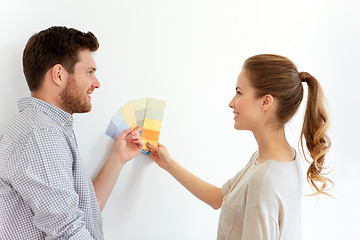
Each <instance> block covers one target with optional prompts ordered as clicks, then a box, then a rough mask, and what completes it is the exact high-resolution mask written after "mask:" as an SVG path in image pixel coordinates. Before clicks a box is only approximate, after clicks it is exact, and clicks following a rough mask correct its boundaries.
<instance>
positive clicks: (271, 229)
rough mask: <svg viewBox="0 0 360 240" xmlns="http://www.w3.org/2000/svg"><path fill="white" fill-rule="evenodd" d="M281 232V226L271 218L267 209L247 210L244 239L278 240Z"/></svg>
mask: <svg viewBox="0 0 360 240" xmlns="http://www.w3.org/2000/svg"><path fill="white" fill-rule="evenodd" d="M279 232H280V230H279V225H278V223H277V221H275V220H274V219H273V218H272V217H270V216H269V214H268V209H267V208H263V207H262V208H247V209H246V211H245V218H244V227H243V232H242V239H247V240H276V239H279V236H280V233H279Z"/></svg>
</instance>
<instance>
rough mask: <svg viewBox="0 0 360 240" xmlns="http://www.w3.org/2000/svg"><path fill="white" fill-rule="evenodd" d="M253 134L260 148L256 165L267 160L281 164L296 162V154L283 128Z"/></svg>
mask: <svg viewBox="0 0 360 240" xmlns="http://www.w3.org/2000/svg"><path fill="white" fill-rule="evenodd" d="M253 134H254V137H255V139H256V142H257V144H258V147H259V156H258V159H257V160H256V164H261V163H263V162H265V161H267V160H276V161H279V162H287V161H292V160H294V158H295V152H294V150H293V148H292V147H291V146H290V145H289V143H288V142H287V140H286V136H285V130H284V128H283V127H281V128H277V129H273V128H270V127H267V128H263V129H260V130H258V131H253Z"/></svg>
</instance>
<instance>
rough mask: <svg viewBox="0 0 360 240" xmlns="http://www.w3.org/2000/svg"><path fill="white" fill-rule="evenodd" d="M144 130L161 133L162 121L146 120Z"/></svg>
mask: <svg viewBox="0 0 360 240" xmlns="http://www.w3.org/2000/svg"><path fill="white" fill-rule="evenodd" d="M143 128H144V129H150V130H154V131H158V132H160V128H161V121H157V120H153V119H149V118H145V119H144V125H143Z"/></svg>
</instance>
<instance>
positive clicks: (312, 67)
mask: <svg viewBox="0 0 360 240" xmlns="http://www.w3.org/2000/svg"><path fill="white" fill-rule="evenodd" d="M358 10H359V6H358V4H357V1H350V0H342V1H323V0H320V1H295V0H294V1H290V0H289V1H285V0H273V1H265V0H263V1H260V0H254V1H242V0H223V1H213V0H181V1H180V0H177V1H174V0H153V1H146V0H132V1H115V0H112V1H106V0H103V1H89V0H79V1H74V0H72V1H49V0H47V1H39V0H32V1H25V0H24V1H18V0H12V1H5V0H2V2H1V8H0V22H1V24H0V34H1V38H0V66H1V94H0V113H1V118H0V131H2V130H3V129H4V127H5V126H6V124H7V123H8V122H9V121H10V119H11V117H12V116H14V115H15V114H16V111H17V104H16V102H17V100H18V99H19V98H21V97H24V96H29V91H28V89H27V85H26V82H25V79H24V76H23V73H22V61H21V58H22V51H23V48H24V46H25V44H26V42H27V40H28V38H29V37H30V36H31V35H32V34H34V33H36V32H38V31H40V30H42V29H45V28H48V27H50V26H53V25H63V26H64V25H65V26H68V27H74V28H77V29H79V30H82V31H92V32H93V33H94V34H95V35H96V36H97V37H98V39H99V41H100V49H99V50H98V51H97V53H96V54H95V60H96V62H97V65H98V72H97V76H98V78H99V80H100V82H101V84H102V86H101V87H100V88H99V89H97V90H96V91H95V93H94V95H93V100H92V101H93V110H92V111H91V113H88V114H81V115H75V131H76V134H77V140H78V144H79V147H80V152H81V154H82V157H83V160H84V162H85V164H86V167H87V169H88V172H89V175H90V176H91V177H94V176H95V175H96V173H97V172H98V171H99V169H100V168H101V166H102V164H103V162H104V159H105V157H106V156H107V155H108V153H109V150H110V148H111V146H112V144H113V140H111V139H110V138H109V137H107V136H106V135H105V134H104V133H105V130H106V128H107V125H108V123H109V121H110V119H111V117H112V115H113V114H114V113H115V111H116V110H117V108H118V107H120V106H122V105H124V104H125V103H126V102H127V101H129V100H133V99H137V98H141V97H154V98H158V99H163V100H165V101H166V102H167V105H166V109H165V115H164V119H163V125H162V129H161V134H160V141H161V142H162V143H163V144H165V145H166V146H167V147H168V149H169V151H170V153H171V154H172V156H173V158H174V159H176V160H177V161H178V162H179V163H180V164H182V165H183V166H184V167H186V168H187V169H189V170H190V171H191V172H193V173H194V174H196V175H197V176H199V177H201V178H203V179H205V180H207V181H209V182H210V183H212V184H215V185H217V186H221V185H222V184H223V183H224V182H225V181H226V180H228V179H229V178H230V177H232V176H233V175H234V174H236V173H237V172H238V171H239V170H240V169H241V168H242V167H244V165H245V164H246V163H247V161H248V159H249V157H250V156H251V154H252V153H253V151H255V150H256V148H257V146H256V142H255V141H254V139H253V136H252V135H251V134H250V133H249V132H240V131H236V130H234V128H233V114H232V111H231V109H230V108H229V107H228V103H229V101H230V100H231V98H232V97H233V94H234V93H235V90H234V89H235V83H236V78H237V75H238V73H239V72H240V70H241V66H242V63H243V62H244V60H245V59H246V58H248V57H250V56H252V55H255V54H259V53H275V54H280V55H284V56H286V57H288V58H290V59H291V60H293V61H294V62H295V64H296V65H297V66H298V69H299V71H308V72H309V73H310V74H312V75H314V76H315V77H316V78H317V79H318V80H319V82H320V83H321V85H322V86H323V88H324V92H325V94H326V96H327V99H328V109H329V115H330V121H331V127H330V129H329V136H330V137H331V139H332V147H331V150H330V153H329V155H328V159H327V165H328V166H329V167H330V168H329V169H333V172H332V173H331V174H330V175H329V177H330V178H331V179H332V180H333V181H334V182H335V188H334V189H333V190H332V191H331V194H332V195H333V196H334V197H335V198H336V199H331V198H329V197H320V198H316V197H306V196H304V198H303V239H306V240H312V239H314V240H315V239H316V240H320V239H324V240H325V239H326V240H327V239H360V227H359V226H360V218H359V214H360V207H359V202H360V193H359V183H360V177H359V175H360V174H359V172H360V158H359V153H358V150H359V148H360V144H359V141H358V137H359V136H360V128H359V122H360V113H359V110H360V109H359V100H358V97H359V94H358V93H359V90H358V89H359V86H360V84H359V80H360V79H359V64H360V51H359V50H360V18H359V17H358V16H359V11H358ZM304 106H305V102H303V104H302V106H301V109H300V110H299V112H298V114H297V115H296V116H295V118H294V119H293V120H292V121H291V122H290V123H289V124H288V126H287V127H286V131H287V134H288V139H289V141H290V143H291V145H293V146H294V147H295V148H297V146H298V138H299V135H300V129H301V124H302V118H303V109H304ZM306 167H307V165H306V163H305V161H304V170H305V168H306ZM304 186H305V188H304V194H306V193H311V189H310V188H309V187H308V184H307V183H306V182H305V184H304ZM219 212H220V211H215V210H213V209H211V208H210V207H209V206H207V205H205V204H204V203H202V202H200V201H199V200H197V199H196V198H195V197H193V196H192V195H191V194H190V193H188V192H187V191H186V190H185V189H184V188H183V187H182V186H181V185H180V184H178V183H177V182H176V181H175V180H174V179H172V177H171V176H170V175H169V174H168V173H166V172H165V171H163V170H162V169H160V168H159V167H158V166H157V165H156V164H154V163H153V162H152V160H151V159H150V158H148V157H147V156H145V155H141V156H138V157H136V158H135V159H134V160H133V161H131V162H129V163H128V164H127V165H126V166H125V167H124V168H123V170H122V172H121V174H120V176H119V179H118V182H117V185H116V186H115V189H114V191H113V193H112V195H111V197H110V199H109V201H108V203H107V205H106V207H105V209H104V211H103V221H104V231H105V237H106V239H130V240H140V239H154V240H155V239H156V240H184V239H186V240H195V239H196V240H198V239H201V240H203V239H204V240H207V239H216V230H217V223H218V216H219Z"/></svg>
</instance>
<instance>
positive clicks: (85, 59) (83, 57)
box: [77, 50, 96, 68]
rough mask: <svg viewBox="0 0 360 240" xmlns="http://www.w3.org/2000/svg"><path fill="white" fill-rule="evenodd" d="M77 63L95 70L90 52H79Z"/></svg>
mask: <svg viewBox="0 0 360 240" xmlns="http://www.w3.org/2000/svg"><path fill="white" fill-rule="evenodd" d="M78 58H79V62H77V63H78V65H81V66H83V67H92V68H96V63H95V60H94V57H93V54H92V52H91V51H90V50H80V51H79V53H78Z"/></svg>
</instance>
